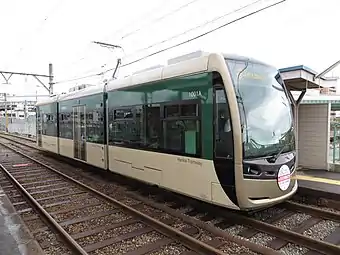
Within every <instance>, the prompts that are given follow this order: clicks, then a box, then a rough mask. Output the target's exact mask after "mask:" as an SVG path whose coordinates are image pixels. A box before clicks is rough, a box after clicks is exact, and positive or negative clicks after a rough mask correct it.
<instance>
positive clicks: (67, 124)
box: [59, 101, 73, 139]
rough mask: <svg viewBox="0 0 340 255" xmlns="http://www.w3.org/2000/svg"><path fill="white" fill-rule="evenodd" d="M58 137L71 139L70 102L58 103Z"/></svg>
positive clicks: (71, 119)
mask: <svg viewBox="0 0 340 255" xmlns="http://www.w3.org/2000/svg"><path fill="white" fill-rule="evenodd" d="M59 109H60V113H59V135H60V138H65V139H73V116H72V102H70V101H66V102H61V103H60V108H59Z"/></svg>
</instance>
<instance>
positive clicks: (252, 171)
mask: <svg viewBox="0 0 340 255" xmlns="http://www.w3.org/2000/svg"><path fill="white" fill-rule="evenodd" d="M243 174H245V175H260V174H261V171H260V170H259V169H258V167H257V166H256V165H250V164H245V163H244V164H243Z"/></svg>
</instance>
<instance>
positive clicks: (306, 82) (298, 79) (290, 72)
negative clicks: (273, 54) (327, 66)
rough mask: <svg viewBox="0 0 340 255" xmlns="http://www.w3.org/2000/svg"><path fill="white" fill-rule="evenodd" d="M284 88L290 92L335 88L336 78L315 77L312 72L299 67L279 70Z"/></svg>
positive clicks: (306, 68) (301, 66)
mask: <svg viewBox="0 0 340 255" xmlns="http://www.w3.org/2000/svg"><path fill="white" fill-rule="evenodd" d="M279 71H280V74H281V77H282V79H283V80H284V82H285V84H286V87H287V88H288V89H289V90H291V91H303V90H307V89H319V88H330V87H335V86H336V83H337V79H336V78H325V77H317V75H318V73H317V72H315V71H314V70H312V69H310V68H308V67H306V66H303V65H300V66H292V67H286V68H281V69H279Z"/></svg>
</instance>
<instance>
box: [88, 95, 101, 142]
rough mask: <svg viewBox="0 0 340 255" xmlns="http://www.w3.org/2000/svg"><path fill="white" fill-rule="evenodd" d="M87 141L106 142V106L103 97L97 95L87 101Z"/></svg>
mask: <svg viewBox="0 0 340 255" xmlns="http://www.w3.org/2000/svg"><path fill="white" fill-rule="evenodd" d="M86 123H87V125H86V141H88V142H91V143H104V107H103V102H102V97H99V96H96V97H93V98H89V99H87V102H86Z"/></svg>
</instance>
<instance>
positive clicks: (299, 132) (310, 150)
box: [280, 66, 340, 171]
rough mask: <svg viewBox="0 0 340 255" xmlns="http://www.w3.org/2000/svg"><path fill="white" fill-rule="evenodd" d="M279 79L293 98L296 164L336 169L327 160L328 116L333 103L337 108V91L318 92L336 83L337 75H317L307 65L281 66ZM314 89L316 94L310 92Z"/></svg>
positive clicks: (339, 97)
mask: <svg viewBox="0 0 340 255" xmlns="http://www.w3.org/2000/svg"><path fill="white" fill-rule="evenodd" d="M280 73H281V76H282V79H283V80H284V82H285V84H286V87H287V88H288V90H289V91H290V92H291V93H290V97H291V99H293V100H294V101H295V106H294V117H295V132H296V138H297V139H296V147H297V148H296V149H297V161H298V167H299V168H302V169H315V170H328V171H332V170H336V167H334V165H333V163H332V162H330V160H329V155H330V153H331V151H330V145H331V144H330V116H331V110H332V107H333V108H334V107H338V106H339V107H338V108H339V109H340V95H339V96H338V95H323V94H319V93H320V92H319V91H321V90H325V89H327V90H329V89H331V88H334V87H336V83H337V79H336V78H325V77H316V76H317V73H316V72H315V71H313V70H311V69H310V68H308V67H306V66H294V67H288V68H282V69H280ZM310 89H313V90H314V91H317V92H318V93H317V95H310V94H309V93H308V91H309V90H310Z"/></svg>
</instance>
